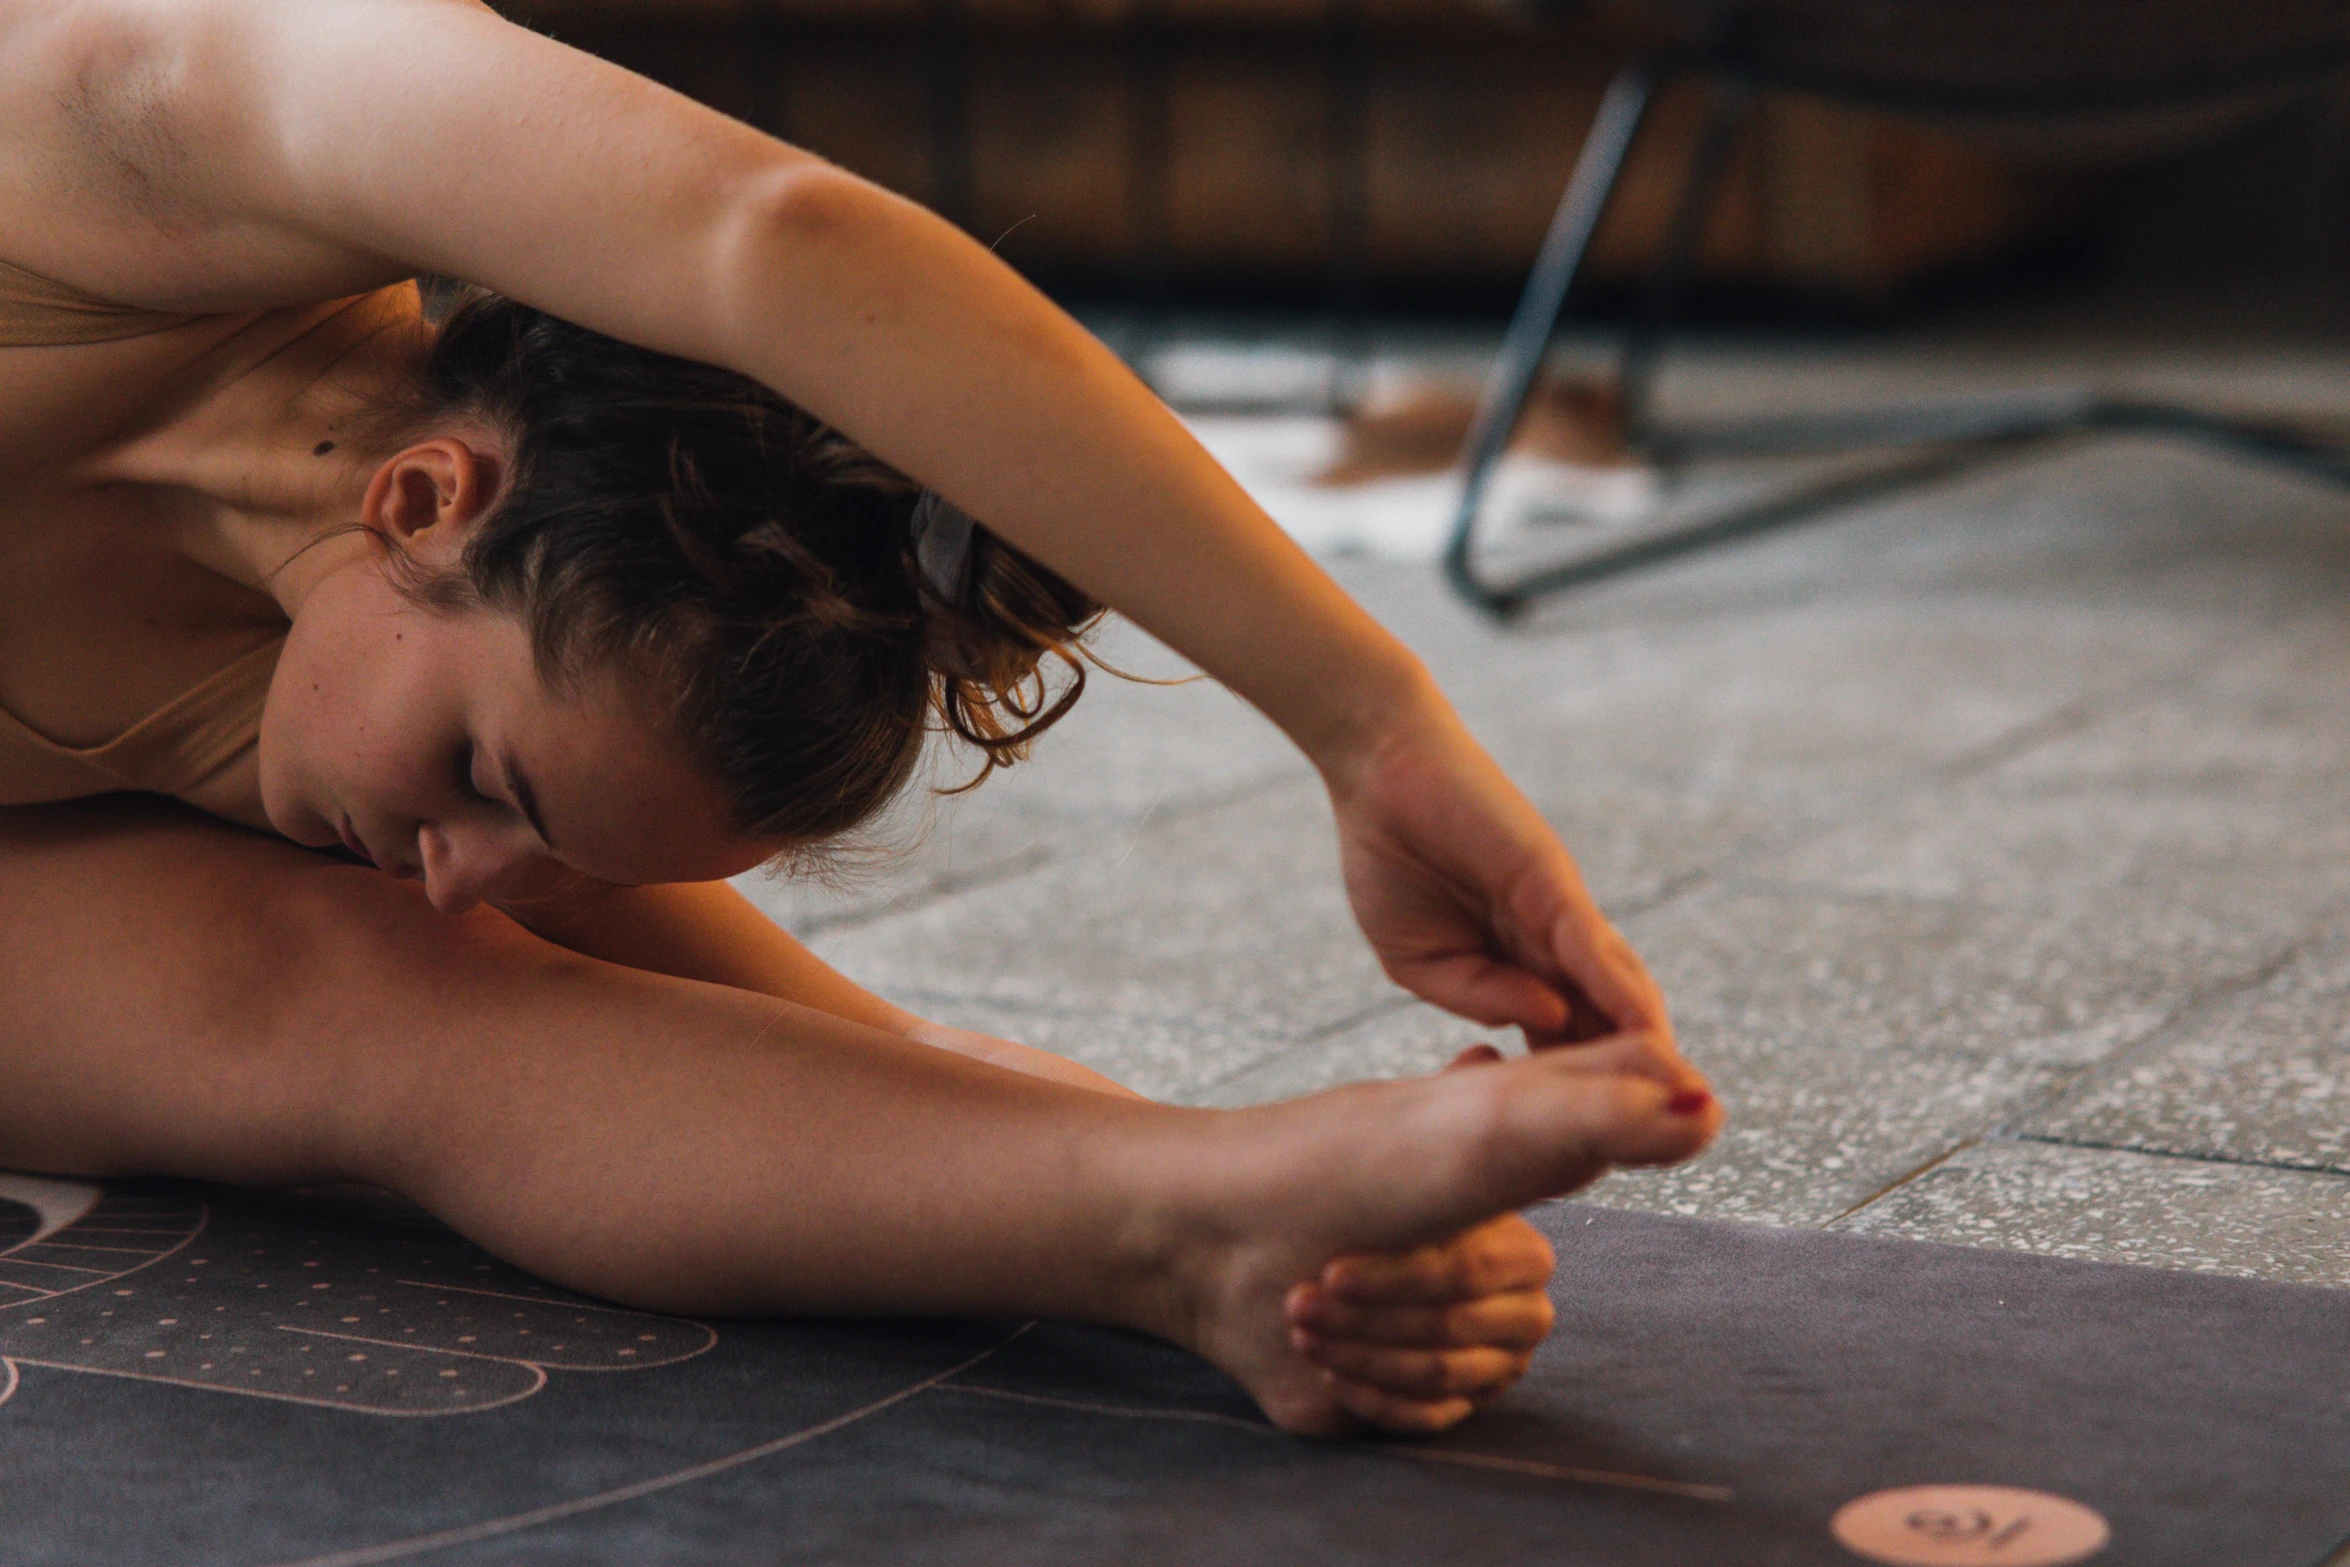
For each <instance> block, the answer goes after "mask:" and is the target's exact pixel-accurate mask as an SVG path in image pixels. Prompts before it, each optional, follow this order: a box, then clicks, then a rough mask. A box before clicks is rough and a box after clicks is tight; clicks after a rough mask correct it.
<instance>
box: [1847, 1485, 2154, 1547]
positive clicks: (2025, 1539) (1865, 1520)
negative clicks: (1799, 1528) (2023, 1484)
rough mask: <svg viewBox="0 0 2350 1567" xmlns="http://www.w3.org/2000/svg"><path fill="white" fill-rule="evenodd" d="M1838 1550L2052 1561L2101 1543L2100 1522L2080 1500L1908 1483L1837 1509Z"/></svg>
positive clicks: (2104, 1533)
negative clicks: (1899, 1488)
mask: <svg viewBox="0 0 2350 1567" xmlns="http://www.w3.org/2000/svg"><path fill="white" fill-rule="evenodd" d="M1828 1528H1829V1529H1830V1530H1831V1531H1832V1532H1833V1533H1834V1534H1835V1536H1836V1540H1837V1543H1838V1544H1840V1545H1842V1546H1843V1547H1844V1548H1845V1549H1846V1550H1848V1551H1853V1552H1856V1553H1858V1554H1859V1555H1862V1556H1865V1557H1867V1558H1868V1559H1869V1560H1870V1561H1873V1562H1889V1563H1891V1564H1892V1567H1978V1564H1985V1567H1988V1564H1991V1563H1997V1564H1999V1567H2060V1564H2062V1563H2065V1562H2077V1561H2079V1560H2081V1559H2082V1558H2083V1557H2087V1556H2094V1555H2095V1554H2097V1553H2098V1552H2099V1551H2102V1550H2104V1549H2105V1542H2106V1540H2107V1539H2108V1538H2110V1536H2111V1532H2112V1531H2110V1530H2108V1529H2107V1528H2106V1526H2105V1520H2104V1519H2103V1518H2101V1517H2099V1516H2098V1515H2097V1514H2096V1513H2095V1512H2094V1511H2092V1510H2091V1509H2089V1508H2086V1507H2083V1506H2082V1505H2081V1504H2080V1503H2078V1502H2074V1501H2068V1500H2066V1499H2065V1498H2064V1497H2061V1496H2050V1495H2049V1494H2048V1493H2047V1492H2045V1491H2019V1490H2017V1489H2016V1488H2015V1487H2013V1486H2006V1485H1912V1486H1905V1487H1903V1488H1902V1489H1901V1490H1898V1491H1878V1492H1876V1493H1875V1494H1873V1495H1870V1496H1864V1497H1862V1498H1860V1500H1858V1501H1855V1502H1847V1503H1845V1504H1844V1506H1842V1507H1841V1508H1839V1509H1837V1512H1836V1516H1835V1517H1834V1518H1833V1519H1831V1520H1829V1523H1828Z"/></svg>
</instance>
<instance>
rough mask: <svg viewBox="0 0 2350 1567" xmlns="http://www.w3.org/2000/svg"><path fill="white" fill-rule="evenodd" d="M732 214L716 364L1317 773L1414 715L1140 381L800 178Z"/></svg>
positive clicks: (1036, 298)
mask: <svg viewBox="0 0 2350 1567" xmlns="http://www.w3.org/2000/svg"><path fill="white" fill-rule="evenodd" d="M752 206H753V208H754V209H755V211H756V216H755V217H750V218H746V219H745V223H746V225H747V235H746V237H745V238H744V239H743V240H742V241H741V243H740V244H739V246H738V247H737V251H736V254H737V258H738V259H737V262H736V264H735V265H734V266H733V267H732V268H731V269H730V272H729V275H730V276H731V277H732V278H733V279H734V280H735V286H734V287H733V288H732V289H731V290H730V291H729V298H728V300H727V309H728V311H729V312H730V314H731V315H732V317H733V320H732V322H731V324H730V329H729V330H728V331H727V332H726V333H725V337H726V339H727V340H728V341H729V342H730V343H731V344H733V345H736V346H735V347H734V349H733V351H732V355H733V356H732V359H731V364H732V367H733V368H735V369H738V370H741V371H743V372H745V373H747V374H750V375H754V376H757V377H758V378H760V379H761V380H763V381H765V382H767V383H768V384H770V385H772V386H774V387H775V388H776V390H778V391H779V392H781V393H782V394H783V395H785V396H787V397H790V398H792V399H793V400H794V401H797V402H799V403H801V404H802V405H804V406H806V407H808V408H809V409H810V410H811V411H812V412H815V413H816V414H818V415H819V416H821V417H823V418H824V419H826V420H828V421H830V422H831V423H833V424H835V425H836V426H838V427H839V428H840V429H842V430H843V431H845V432H846V433H847V434H849V435H850V436H851V437H853V438H854V439H856V440H858V441H859V442H860V443H862V444H864V445H866V446H868V447H870V448H871V449H872V450H874V451H875V452H877V453H879V454H880V455H881V456H883V457H884V458H886V459H888V460H889V461H890V462H892V463H894V464H896V465H897V466H899V467H900V468H902V469H904V470H905V471H906V472H907V473H908V474H910V475H912V476H913V477H915V478H916V479H918V480H920V481H921V482H923V483H924V484H927V485H930V486H932V487H934V488H936V489H938V490H939V491H941V492H942V493H943V494H945V495H946V496H947V497H948V498H949V499H951V500H954V501H955V502H957V503H958V504H960V505H962V506H964V507H965V508H966V509H968V510H969V511H971V512H972V513H973V514H974V515H975V516H978V517H979V518H981V519H982V520H983V521H985V522H986V523H987V525H988V526H989V527H990V528H992V529H994V530H995V531H996V532H998V533H999V534H1001V535H1002V536H1003V537H1005V538H1006V539H1008V540H1010V541H1011V542H1012V543H1014V544H1016V545H1018V546H1019V547H1020V548H1022V549H1023V550H1026V551H1027V552H1029V553H1030V554H1032V555H1034V556H1036V557H1037V558H1038V559H1040V560H1042V561H1044V562H1045V563H1046V564H1048V565H1050V566H1052V567H1053V568H1054V569H1055V570H1057V571H1059V572H1061V573H1062V574H1063V575H1064V576H1066V577H1068V578H1069V579H1070V580H1071V581H1073V582H1076V583H1077V584H1079V585H1080V586H1082V587H1084V588H1086V589H1087V590H1088V591H1090V592H1092V593H1093V594H1095V595H1096V596H1097V597H1099V598H1101V599H1102V600H1103V601H1105V602H1106V603H1109V604H1111V605H1112V606H1114V607H1115V608H1117V609H1118V610H1120V611H1121V612H1122V613H1124V614H1125V615H1127V616H1128V617H1129V618H1131V619H1133V620H1134V621H1136V622H1137V623H1138V624H1140V625H1141V626H1142V627H1143V628H1144V629H1146V630H1148V631H1150V632H1152V633H1153V634H1154V635H1156V636H1158V637H1159V638H1160V639H1161V640H1163V641H1165V642H1167V643H1168V644H1169V645H1170V646H1172V647H1174V648H1175V649H1176V650H1177V651H1178V652H1180V653H1182V654H1184V655H1185V656H1186V657H1188V658H1190V659H1191V660H1192V661H1193V662H1195V663H1197V664H1198V665H1200V667H1201V668H1203V669H1205V670H1206V671H1207V672H1208V673H1210V674H1211V675H1213V676H1215V677H1216V678H1217V679H1219V680H1221V681H1222V682H1224V683H1225V684H1226V685H1227V686H1230V687H1231V688H1232V689H1233V690H1235V691H1237V692H1239V693H1240V694H1241V695H1242V696H1243V697H1245V698H1246V699H1247V700H1248V701H1250V702H1251V703H1252V704H1254V705H1255V706H1256V707H1257V708H1259V709H1260V710H1261V711H1263V712H1264V713H1265V714H1266V715H1267V716H1268V717H1269V718H1271V719H1272V720H1273V721H1274V722H1275V723H1276V724H1278V725H1279V726H1280V727H1281V728H1282V729H1283V730H1284V731H1285V732H1287V733H1288V734H1289V735H1290V737H1291V738H1292V739H1294V740H1295V741H1296V742H1297V743H1298V744H1299V746H1300V747H1301V748H1303V749H1304V750H1305V751H1306V753H1307V754H1308V755H1309V756H1310V757H1312V758H1314V760H1315V761H1316V762H1317V764H1319V765H1322V766H1323V767H1324V768H1325V770H1328V769H1330V768H1331V767H1333V766H1340V765H1343V762H1344V758H1345V757H1347V756H1348V755H1349V754H1350V752H1351V751H1352V750H1353V749H1354V748H1355V747H1356V746H1357V745H1359V744H1360V743H1361V742H1362V741H1364V740H1365V739H1366V738H1367V737H1368V736H1370V735H1371V734H1373V733H1375V732H1377V731H1378V730H1380V729H1382V728H1384V727H1385V726H1386V725H1387V724H1388V723H1389V722H1390V721H1391V720H1392V719H1394V718H1395V717H1397V716H1399V715H1408V714H1410V713H1412V712H1414V711H1416V710H1422V709H1425V708H1427V707H1429V706H1430V705H1432V704H1434V703H1435V702H1436V701H1437V700H1438V699H1437V698H1436V696H1435V692H1434V687H1433V685H1432V683H1431V682H1430V681H1429V679H1428V676H1427V674H1426V672H1425V670H1424V669H1423V668H1422V667H1421V665H1420V663H1419V661H1418V660H1417V659H1416V658H1415V657H1413V655H1412V654H1411V653H1410V652H1409V651H1408V650H1407V649H1405V648H1404V647H1403V646H1402V644H1401V643H1399V642H1397V641H1396V640H1395V638H1393V637H1392V636H1390V635H1389V634H1388V633H1387V632H1386V631H1384V630H1383V629H1382V628H1381V627H1380V626H1379V625H1378V624H1377V623H1376V622H1375V621H1373V620H1372V619H1371V617H1370V616H1368V615H1367V614H1365V613H1364V612H1363V611H1362V610H1361V609H1360V608H1359V607H1358V606H1357V605H1355V603H1354V602H1353V601H1352V600H1351V599H1349V598H1348V597H1347V596H1346V594H1345V593H1344V592H1343V591H1342V590H1340V589H1339V587H1338V586H1337V584H1335V583H1334V582H1332V581H1331V580H1330V578H1329V577H1328V576H1327V575H1326V574H1325V573H1323V572H1322V570H1321V569H1320V568H1319V567H1317V566H1316V565H1315V564H1314V563H1313V562H1312V561H1311V560H1310V559H1309V558H1308V557H1307V556H1306V555H1305V553H1304V552H1303V551H1302V550H1300V549H1299V548H1298V547H1297V546H1296V545H1295V544H1294V543H1292V542H1291V541H1290V540H1289V539H1288V538H1287V537H1286V536H1284V535H1283V534H1282V533H1281V532H1280V530H1279V529H1278V528H1277V527H1276V526H1275V525H1274V524H1273V523H1272V521H1271V520H1270V519H1269V518H1268V517H1267V516H1266V515H1265V514H1264V512H1263V510H1262V509H1260V508H1259V507H1258V506H1257V505H1256V504H1255V503H1254V502H1253V501H1251V500H1250V499H1249V497H1248V496H1247V495H1246V494H1245V493H1244V492H1243V491H1242V490H1241V488H1240V486H1239V485H1238V484H1237V483H1235V482H1234V481H1233V479H1232V478H1231V476H1230V475H1229V474H1227V473H1225V472H1224V470H1223V469H1222V468H1221V467H1220V466H1219V465H1218V464H1217V463H1216V462H1215V460H1214V459H1213V458H1211V457H1210V456H1209V455H1208V454H1207V452H1206V451H1205V450H1203V449H1202V448H1201V446H1200V445H1199V443H1198V442H1197V441H1196V440H1194V439H1193V438H1192V436H1191V435H1190V433H1189V432H1188V431H1186V430H1185V429H1184V428H1183V426H1182V424H1181V423H1180V421H1178V420H1177V419H1176V418H1175V417H1174V415H1173V414H1172V413H1170V412H1169V411H1168V409H1167V408H1166V406H1165V405H1164V404H1163V403H1161V402H1160V401H1159V400H1158V399H1157V398H1156V397H1154V396H1153V395H1152V394H1151V392H1150V391H1149V389H1148V388H1146V387H1145V386H1144V385H1143V384H1142V383H1141V382H1140V381H1139V380H1138V379H1136V377H1135V376H1134V375H1133V374H1132V373H1130V372H1129V371H1128V370H1127V369H1126V368H1125V366H1123V365H1122V364H1120V363H1119V362H1118V360H1117V359H1116V358H1115V357H1114V356H1113V355H1112V354H1111V353H1110V352H1109V351H1108V350H1107V349H1105V348H1104V347H1103V346H1102V345H1101V344H1100V343H1099V342H1097V341H1096V340H1095V339H1094V338H1093V337H1092V336H1091V335H1089V334H1088V333H1087V332H1086V331H1085V330H1084V329H1083V328H1081V327H1080V326H1078V325H1077V323H1076V322H1074V321H1072V320H1071V319H1070V318H1069V317H1068V316H1066V315H1065V314H1063V313H1062V312H1061V311H1060V310H1058V309H1057V308H1055V307H1054V306H1053V305H1052V304H1051V303H1050V302H1048V301H1047V300H1046V299H1045V298H1044V297H1043V296H1042V295H1040V294H1038V293H1037V292H1036V291H1035V290H1034V289H1033V288H1031V287H1030V286H1029V285H1028V284H1027V283H1025V282H1023V281H1022V280H1021V279H1020V278H1019V276H1018V275H1017V274H1015V273H1014V272H1013V271H1012V270H1011V269H1010V268H1009V267H1007V266H1005V265H1004V264H1003V263H1002V262H1000V261H998V260H997V259H996V258H995V257H994V256H993V255H991V254H990V253H988V252H987V251H986V250H984V249H983V248H981V247H980V246H979V245H977V244H975V243H973V242H972V241H971V240H970V239H969V238H968V237H967V236H965V235H964V234H962V233H961V232H960V231H959V230H957V229H955V228H953V227H952V226H951V225H949V224H947V223H945V222H943V221H942V220H940V219H939V218H937V217H934V216H933V215H931V214H930V213H928V212H925V211H923V210H922V209H921V208H919V207H917V206H915V205H914V204H912V203H911V202H907V201H903V200H901V199H899V198H897V197H895V196H892V195H890V194H888V193H887V192H884V191H881V190H879V189H878V188H876V187H874V186H871V185H869V184H867V183H865V182H864V181H862V180H858V179H856V178H854V177H853V176H850V175H847V174H844V173H841V172H840V171H837V170H832V169H829V168H828V167H824V166H794V167H791V168H788V169H786V170H784V171H782V172H780V173H779V174H778V177H777V178H776V179H775V181H774V182H773V185H772V189H771V194H770V195H768V196H767V197H766V198H764V199H763V200H760V201H757V202H754V203H752Z"/></svg>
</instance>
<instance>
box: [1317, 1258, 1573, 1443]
mask: <svg viewBox="0 0 2350 1567" xmlns="http://www.w3.org/2000/svg"><path fill="white" fill-rule="evenodd" d="M1553 1260H1554V1259H1553V1258H1552V1255H1551V1250H1550V1243H1549V1242H1548V1241H1546V1240H1544V1239H1543V1238H1542V1235H1541V1233H1540V1232H1539V1231H1537V1230H1536V1229H1535V1228H1534V1226H1532V1225H1531V1224H1528V1223H1527V1222H1526V1221H1525V1220H1524V1219H1521V1218H1519V1217H1518V1216H1517V1215H1515V1214H1503V1215H1502V1216H1501V1217H1499V1218H1496V1219H1489V1220H1487V1221H1486V1222H1485V1223H1483V1224H1480V1225H1478V1226H1477V1227H1476V1228H1475V1229H1472V1230H1467V1231H1464V1232H1462V1233H1461V1234H1459V1235H1455V1236H1453V1237H1452V1238H1451V1239H1450V1240H1447V1241H1443V1242H1441V1243H1439V1244H1437V1245H1434V1246H1422V1247H1419V1248H1417V1249H1416V1250H1413V1251H1406V1252H1355V1253H1351V1254H1349V1255H1347V1256H1343V1257H1334V1258H1332V1259H1331V1261H1330V1263H1329V1264H1328V1265H1327V1266H1326V1267H1324V1268H1323V1269H1322V1272H1321V1274H1320V1276H1319V1277H1317V1278H1315V1279H1313V1280H1311V1281H1309V1282H1307V1283H1304V1284H1300V1285H1298V1286H1297V1287H1296V1288H1294V1289H1292V1290H1291V1291H1290V1292H1289V1294H1288V1297H1287V1298H1286V1299H1285V1300H1284V1301H1283V1302H1282V1306H1283V1310H1284V1311H1285V1313H1286V1314H1287V1316H1288V1318H1289V1341H1290V1344H1291V1346H1292V1347H1293V1348H1295V1349H1296V1350H1297V1352H1298V1353H1299V1354H1301V1355H1303V1356H1305V1358H1306V1359H1308V1360H1310V1361H1312V1362H1313V1363H1314V1364H1315V1365H1317V1366H1320V1367H1321V1368H1322V1370H1323V1371H1324V1373H1325V1374H1327V1376H1328V1377H1329V1379H1330V1391H1331V1394H1332V1396H1333V1397H1335V1398H1336V1399H1337V1401H1338V1403H1339V1405H1340V1407H1342V1408H1344V1409H1345V1410H1346V1411H1347V1412H1348V1413H1349V1414H1351V1415H1353V1416H1354V1417H1355V1418H1356V1419H1358V1420H1361V1421H1364V1422H1366V1423H1368V1424H1372V1425H1376V1426H1381V1427H1384V1428H1386V1429H1389V1430H1404V1431H1441V1430H1444V1429H1445V1428H1446V1427H1448V1426H1452V1425H1456V1424H1458V1423H1459V1422H1460V1421H1462V1420H1464V1419H1466V1418H1468V1416H1470V1415H1471V1414H1473V1413H1475V1412H1476V1411H1477V1410H1479V1409H1482V1408H1484V1407H1485V1406H1486V1405H1487V1404H1490V1403H1492V1402H1493V1400H1494V1399H1496V1398H1498V1397H1500V1396H1501V1394H1502V1393H1503V1392H1504V1391H1506V1390H1507V1389H1508V1388H1509V1386H1510V1385H1511V1384H1512V1383H1514V1382H1516V1381H1517V1380H1518V1378H1520V1377H1522V1376H1524V1375H1525V1374H1526V1367H1527V1366H1528V1365H1529V1364H1530V1363H1531V1362H1532V1361H1533V1358H1534V1350H1535V1348H1536V1347H1537V1346H1538V1345H1540V1344H1541V1342H1542V1341H1543V1339H1544V1338H1545V1337H1547V1336H1548V1335H1549V1333H1550V1325H1551V1319H1552V1316H1553V1312H1552V1309H1551V1304H1550V1296H1549V1294H1548V1293H1547V1292H1546V1291H1545V1288H1544V1286H1545V1285H1547V1284H1548V1283H1549V1282H1550V1273H1551V1268H1552V1265H1553Z"/></svg>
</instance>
